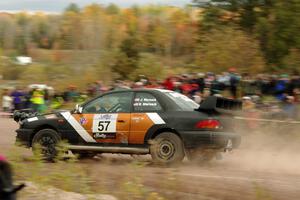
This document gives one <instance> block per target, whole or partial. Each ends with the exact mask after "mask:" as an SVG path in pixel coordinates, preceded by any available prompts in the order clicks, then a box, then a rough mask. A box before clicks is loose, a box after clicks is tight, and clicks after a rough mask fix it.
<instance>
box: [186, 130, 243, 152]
mask: <svg viewBox="0 0 300 200" xmlns="http://www.w3.org/2000/svg"><path fill="white" fill-rule="evenodd" d="M181 136H182V139H183V143H184V146H185V147H186V148H199V147H200V148H201V147H206V148H216V149H228V148H238V147H239V146H240V144H241V136H240V135H238V134H236V133H230V132H212V131H184V132H181Z"/></svg>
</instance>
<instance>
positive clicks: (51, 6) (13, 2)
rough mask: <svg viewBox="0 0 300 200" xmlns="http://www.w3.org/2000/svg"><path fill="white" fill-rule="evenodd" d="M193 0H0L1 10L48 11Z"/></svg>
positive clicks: (173, 4) (164, 3) (189, 0)
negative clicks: (76, 7) (73, 6)
mask: <svg viewBox="0 0 300 200" xmlns="http://www.w3.org/2000/svg"><path fill="white" fill-rule="evenodd" d="M191 1H192V0H0V10H2V11H3V10H5V11H19V10H22V11H23V10H26V11H47V12H61V11H63V10H64V8H66V7H67V5H69V4H70V3H76V4H78V5H79V6H80V7H83V6H85V5H88V4H91V3H99V4H104V5H107V4H109V3H115V4H117V5H119V6H121V7H129V6H131V5H134V4H138V5H145V4H161V5H172V6H184V5H185V4H187V3H190V2H191Z"/></svg>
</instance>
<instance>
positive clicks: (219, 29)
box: [0, 0, 300, 81]
mask: <svg viewBox="0 0 300 200" xmlns="http://www.w3.org/2000/svg"><path fill="white" fill-rule="evenodd" d="M299 15H300V0H289V1H285V0H243V1H239V0H224V1H222V0H215V1H205V2H204V1H203V0H194V1H192V2H191V4H189V5H187V6H186V7H184V8H178V7H171V6H155V5H150V6H132V7H130V8H120V7H118V6H117V5H114V4H110V5H108V6H103V5H99V4H91V5H88V6H86V7H84V8H79V7H78V6H77V5H76V4H70V5H69V6H68V7H67V8H66V9H65V11H64V12H63V13H59V14H45V13H42V12H40V13H35V14H28V13H25V12H23V13H16V14H8V13H0V48H1V49H2V51H1V52H2V53H1V54H2V55H5V56H8V57H14V56H17V55H28V56H31V57H33V59H34V61H36V62H35V64H33V65H32V66H30V67H26V69H24V68H22V69H20V68H19V67H17V66H12V65H13V64H12V63H9V64H3V63H5V59H4V58H3V56H2V57H1V66H0V67H1V73H2V74H4V78H5V79H24V80H30V81H39V80H40V79H42V80H48V81H53V80H57V79H56V77H57V75H58V74H59V75H60V76H61V77H62V78H65V80H66V79H70V81H71V80H72V81H74V80H75V78H74V77H78V76H80V77H86V78H87V79H90V80H92V79H99V78H103V79H107V80H112V79H116V78H119V79H134V78H136V77H137V76H138V75H140V74H143V75H147V76H150V77H153V78H156V77H157V78H162V77H165V76H166V75H169V74H174V73H181V72H199V71H212V72H217V73H219V72H222V71H226V70H227V69H228V68H230V67H235V68H237V69H238V70H240V71H241V72H249V73H258V72H281V71H289V72H294V71H297V70H298V69H299V64H300V52H299V47H300V34H299V33H298V32H299V30H300V16H299ZM34 73H35V74H40V76H35V75H33V74H34ZM41 77H43V78H41ZM72 78H73V79H72Z"/></svg>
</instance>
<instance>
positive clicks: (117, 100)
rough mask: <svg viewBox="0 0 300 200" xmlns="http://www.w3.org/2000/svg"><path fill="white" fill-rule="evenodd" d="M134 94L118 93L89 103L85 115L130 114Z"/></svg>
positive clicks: (85, 108)
mask: <svg viewBox="0 0 300 200" xmlns="http://www.w3.org/2000/svg"><path fill="white" fill-rule="evenodd" d="M132 97H133V92H118V93H113V94H108V95H104V96H102V97H99V98H97V99H95V100H94V101H92V102H90V103H88V104H87V105H85V106H84V108H83V113H129V112H130V108H131V102H132Z"/></svg>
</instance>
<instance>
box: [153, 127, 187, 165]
mask: <svg viewBox="0 0 300 200" xmlns="http://www.w3.org/2000/svg"><path fill="white" fill-rule="evenodd" d="M150 153H151V156H152V159H153V161H154V163H157V164H175V163H180V162H181V161H182V160H183V158H184V155H185V154H184V148H183V143H182V141H181V139H180V137H178V136H177V135H176V134H174V133H169V132H165V133H161V134H159V135H158V136H156V137H155V138H154V139H153V140H152V141H151V145H150Z"/></svg>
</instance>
